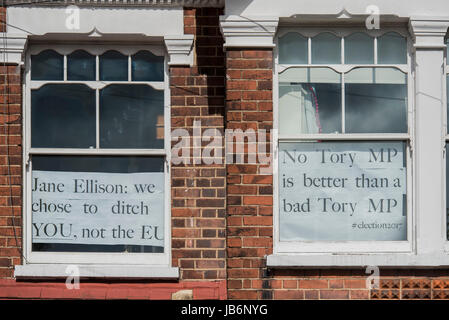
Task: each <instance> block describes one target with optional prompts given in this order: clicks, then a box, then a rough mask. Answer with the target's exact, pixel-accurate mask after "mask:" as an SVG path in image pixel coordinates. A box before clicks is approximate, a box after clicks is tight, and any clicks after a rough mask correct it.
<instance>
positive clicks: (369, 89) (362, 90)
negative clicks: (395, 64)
mask: <svg viewBox="0 0 449 320" xmlns="http://www.w3.org/2000/svg"><path fill="white" fill-rule="evenodd" d="M345 102H346V104H345V124H346V132H347V133H407V78H406V75H405V74H404V73H402V72H401V71H399V70H396V69H392V68H357V69H354V70H352V71H351V72H349V73H347V74H346V75H345Z"/></svg>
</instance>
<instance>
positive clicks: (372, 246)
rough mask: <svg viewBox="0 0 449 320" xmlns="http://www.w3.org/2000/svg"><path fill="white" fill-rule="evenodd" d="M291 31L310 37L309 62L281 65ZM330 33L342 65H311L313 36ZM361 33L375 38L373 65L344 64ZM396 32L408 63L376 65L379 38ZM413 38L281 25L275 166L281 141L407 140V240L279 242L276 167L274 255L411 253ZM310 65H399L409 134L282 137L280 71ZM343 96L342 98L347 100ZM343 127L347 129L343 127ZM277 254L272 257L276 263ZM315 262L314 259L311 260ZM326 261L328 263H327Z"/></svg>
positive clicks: (384, 30) (380, 32)
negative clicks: (350, 40)
mask: <svg viewBox="0 0 449 320" xmlns="http://www.w3.org/2000/svg"><path fill="white" fill-rule="evenodd" d="M289 32H296V33H299V34H300V35H302V36H303V37H306V38H307V39H308V50H309V61H308V62H309V63H308V64H295V65H281V64H279V45H278V40H279V38H280V37H282V36H283V35H285V34H286V33H289ZM323 32H328V33H332V34H334V35H336V36H337V37H340V38H341V39H342V40H341V41H342V42H341V44H342V45H341V59H342V60H341V61H342V63H341V64H338V65H328V64H326V65H321V64H311V45H310V44H311V40H310V39H311V38H313V37H314V36H316V35H318V34H320V33H323ZM357 32H361V33H364V34H367V35H369V36H371V37H374V52H375V53H374V59H375V60H374V64H368V65H364V64H357V65H347V64H343V63H344V58H345V57H344V40H343V39H344V37H346V36H348V35H351V34H353V33H357ZM389 32H395V33H398V34H400V35H402V36H403V37H405V39H406V40H407V64H406V65H387V64H377V38H378V37H379V36H381V35H383V34H385V33H389ZM412 46H413V44H412V41H411V39H410V35H409V33H408V31H407V30H406V29H402V28H382V29H381V30H371V31H370V30H366V29H362V28H280V29H279V30H278V32H277V36H276V38H275V48H274V52H273V54H274V62H275V63H274V68H273V105H274V114H273V122H274V123H273V128H274V132H275V136H274V146H275V156H274V166H275V168H278V165H279V161H278V157H279V156H278V155H279V152H278V150H279V143H280V142H286V141H289V142H294V141H299V140H303V141H304V140H317V139H319V140H322V141H329V142H332V141H345V140H352V141H354V140H357V141H367V142H369V141H404V142H406V153H405V156H406V163H407V241H290V242H284V241H283V242H281V241H280V231H279V226H280V224H279V217H280V213H279V175H278V170H274V174H273V202H274V203H273V236H274V241H273V254H274V256H275V255H291V254H347V253H349V254H357V253H359V254H365V253H379V254H380V253H398V254H399V253H404V254H410V253H412V252H413V251H414V249H415V241H414V240H415V239H416V230H415V229H416V228H415V227H416V223H415V221H416V217H415V210H414V207H415V206H414V201H413V199H415V196H414V192H415V191H414V188H413V186H414V185H415V181H414V174H413V164H414V154H413V143H414V125H413V124H414V122H415V121H414V117H415V114H414V105H415V101H414V75H413V73H412V68H411V65H412ZM292 66H295V67H307V68H320V67H321V68H323V67H325V68H330V69H332V70H334V71H336V72H338V73H340V74H343V73H347V72H348V71H350V70H352V69H354V68H358V67H375V68H396V69H399V70H400V71H402V72H404V73H406V74H407V88H408V112H407V124H408V133H406V134H345V133H339V134H298V135H292V136H280V134H279V130H278V129H279V128H278V125H279V123H278V121H279V73H280V72H281V71H283V70H285V69H287V68H289V67H292ZM343 85H344V76H342V86H343ZM343 96H344V95H342V99H344V97H343ZM342 130H344V128H342ZM275 260H276V259H275V257H274V259H273V261H274V263H275ZM311 261H312V263H313V259H312V260H311ZM305 263H306V264H307V262H306V261H305ZM324 264H326V263H325V262H324ZM348 264H350V265H351V264H353V261H349V260H348Z"/></svg>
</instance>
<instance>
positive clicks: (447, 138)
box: [441, 38, 449, 253]
mask: <svg viewBox="0 0 449 320" xmlns="http://www.w3.org/2000/svg"><path fill="white" fill-rule="evenodd" d="M445 44H446V50H445V53H444V67H443V68H444V70H443V79H442V85H443V102H444V105H443V126H442V133H441V137H442V139H441V141H442V149H443V176H444V181H445V183H443V188H442V193H443V197H442V199H443V202H444V204H443V208H444V217H443V221H444V223H443V227H444V234H445V243H444V251H445V252H446V253H449V238H448V234H449V230H448V228H449V225H448V223H449V219H448V213H447V206H448V203H447V202H448V199H447V197H446V190H447V188H448V187H449V186H448V185H447V184H446V181H447V179H446V176H447V174H448V172H447V170H446V161H447V157H448V155H447V152H446V144H449V130H448V123H447V117H448V110H447V103H448V99H449V96H448V92H447V91H448V90H447V77H448V76H449V60H448V59H449V57H448V55H449V38H445Z"/></svg>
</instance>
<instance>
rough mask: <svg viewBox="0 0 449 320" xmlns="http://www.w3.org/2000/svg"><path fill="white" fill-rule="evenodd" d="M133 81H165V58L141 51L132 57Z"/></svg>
mask: <svg viewBox="0 0 449 320" xmlns="http://www.w3.org/2000/svg"><path fill="white" fill-rule="evenodd" d="M131 61H132V64H131V74H132V80H133V81H164V57H162V56H156V55H154V54H153V53H152V52H150V51H146V50H141V51H139V52H137V53H136V54H134V55H132V57H131Z"/></svg>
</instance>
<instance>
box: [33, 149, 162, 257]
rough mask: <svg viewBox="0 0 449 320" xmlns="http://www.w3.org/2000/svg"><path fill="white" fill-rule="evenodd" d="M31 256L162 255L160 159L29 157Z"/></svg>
mask: <svg viewBox="0 0 449 320" xmlns="http://www.w3.org/2000/svg"><path fill="white" fill-rule="evenodd" d="M31 160H32V169H33V171H32V183H31V189H32V205H31V210H32V227H31V228H32V234H33V238H32V239H33V240H32V241H33V245H32V250H33V251H47V252H64V251H65V252H164V239H163V238H164V181H165V179H164V158H163V157H127V156H33V157H32V159H31Z"/></svg>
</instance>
